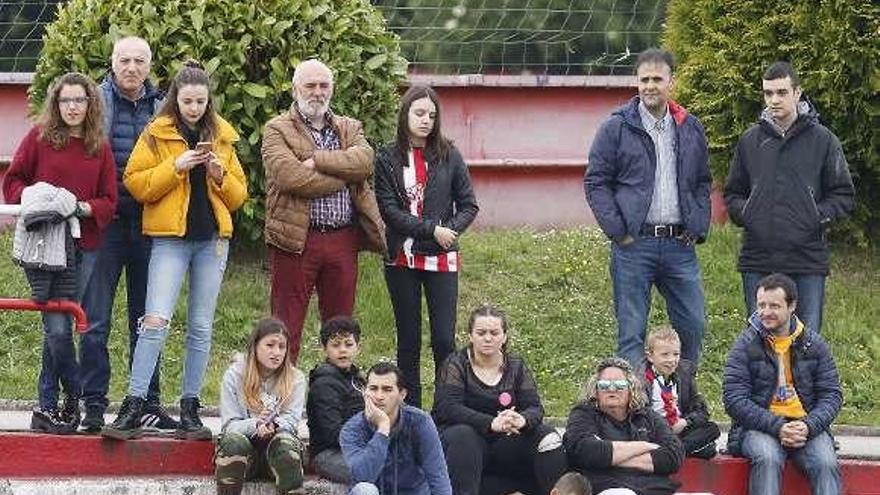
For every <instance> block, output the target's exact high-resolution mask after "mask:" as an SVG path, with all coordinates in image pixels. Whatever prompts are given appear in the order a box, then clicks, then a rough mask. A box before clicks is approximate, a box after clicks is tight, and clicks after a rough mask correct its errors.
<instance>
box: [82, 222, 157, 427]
mask: <svg viewBox="0 0 880 495" xmlns="http://www.w3.org/2000/svg"><path fill="white" fill-rule="evenodd" d="M149 264H150V238H149V237H146V236H144V235H143V234H142V233H141V222H140V219H139V218H138V219H132V218H128V217H124V216H121V217H119V218H116V219H115V220H113V222H112V223H111V224H110V225H109V226H108V227H107V230H106V232H105V234H104V242H103V244H102V245H101V248H100V249H99V250H98V261H97V262H96V264H95V271H94V273H93V274H92V278H91V280H90V281H89V285H88V287H87V288H86V292H85V295H84V296H83V309H84V310H85V311H86V315H87V316H88V318H89V331H88V332H87V333H85V334H84V335H83V336H82V337H81V338H80V342H79V362H80V373H81V374H80V379H81V381H82V398H83V402H84V403H85V405H86V407H89V406H93V407H99V408H101V409H102V410H103V409H106V408H107V391H108V389H109V386H110V355H109V353H108V352H107V340H108V338H109V336H110V330H111V328H112V327H113V324H112V322H113V301H114V299H115V297H116V288H117V286H118V285H119V277H120V275H122V270H123V269H124V270H125V282H126V299H127V305H128V345H129V354H128V366H129V370H130V369H131V363H132V357H133V356H134V348H135V344H137V338H138V332H137V322H138V318H140V317H141V316H143V315H144V309H145V308H144V303H145V300H146V297H147V267H148V266H149ZM147 401H148V402H159V366H156V371H155V372H154V373H153V378H152V380H151V381H150V390H149V392H148V393H147Z"/></svg>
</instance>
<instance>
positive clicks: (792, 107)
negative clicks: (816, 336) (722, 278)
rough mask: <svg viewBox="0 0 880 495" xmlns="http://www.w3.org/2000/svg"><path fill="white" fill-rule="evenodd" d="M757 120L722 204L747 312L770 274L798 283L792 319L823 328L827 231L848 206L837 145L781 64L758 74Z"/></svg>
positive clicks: (740, 148) (848, 181) (849, 186)
mask: <svg viewBox="0 0 880 495" xmlns="http://www.w3.org/2000/svg"><path fill="white" fill-rule="evenodd" d="M763 86H764V103H765V104H766V108H765V109H764V111H763V112H762V114H761V119H760V121H759V122H758V123H757V124H755V125H753V126H752V127H750V128H749V130H747V131H746V132H745V134H743V135H742V137H741V138H740V140H739V143H737V145H736V150H735V152H734V155H733V161H732V162H731V164H730V171H729V175H728V177H727V184H726V185H725V186H724V201H725V202H726V203H727V211H728V214H729V215H730V219H731V220H732V221H733V223H735V224H736V225H739V226H742V227H743V228H744V229H745V231H744V233H743V243H742V250H741V251H740V255H739V271H740V273H741V274H742V284H743V293H744V297H745V302H746V311H747V313H748V314H749V315H751V314H752V313H754V312H755V293H756V289H757V285H758V281H759V280H760V279H761V278H762V277H764V276H766V275H768V274H769V273H773V272H781V273H784V274H786V275H788V276H789V277H791V278H792V279H793V280H794V281H795V283H796V284H797V288H798V293H799V295H800V297H799V299H798V307H797V315H798V318H799V319H800V321H802V322H803V323H804V324H805V325H806V326H807V327H808V328H810V329H812V330H815V331H817V332H819V331H821V329H822V306H823V303H824V300H825V277H827V275H828V254H829V253H828V244H827V242H826V240H825V230H826V228H827V227H828V225H829V224H830V223H831V222H832V221H834V220H836V219H838V218H841V217H843V216H845V215H846V214H847V213H848V212H849V211H850V210H851V209H852V208H853V196H854V195H855V190H854V189H853V183H852V178H851V177H850V173H849V168H848V166H847V163H846V158H845V157H844V156H843V150H842V149H841V147H840V141H838V140H837V137H836V136H835V135H834V134H833V133H832V132H831V131H830V130H828V129H827V128H826V127H825V126H823V125H822V124H820V123H819V116H818V114H817V113H816V111H815V109H814V108H813V107H812V106H811V105H810V103H809V102H808V101H800V97H801V94H802V92H801V87H800V82H799V81H798V76H797V74H796V73H795V71H794V69H793V68H792V66H791V65H790V64H789V63H788V62H775V63H773V64H772V65H771V66H770V67H769V68H768V69H767V71H766V72H765V73H764V81H763Z"/></svg>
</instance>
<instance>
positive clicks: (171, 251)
mask: <svg viewBox="0 0 880 495" xmlns="http://www.w3.org/2000/svg"><path fill="white" fill-rule="evenodd" d="M228 254H229V240H228V239H217V238H214V239H213V240H209V241H187V240H185V239H179V238H155V239H153V249H152V253H151V254H150V271H149V282H148V284H147V302H146V313H144V314H145V317H146V316H153V317H158V318H160V319H162V320H164V324H163V325H161V326H159V327H153V326H147V325H145V324H144V322H143V320H141V323H140V329H139V331H140V337H139V338H138V341H137V345H136V346H135V351H134V360H133V363H132V366H131V381H130V382H129V385H128V395H131V396H135V397H140V398H146V396H147V390H148V388H149V386H150V380H151V378H152V376H153V372H154V371H155V368H156V363H157V362H158V360H159V353H160V352H161V351H162V346H163V345H164V344H165V339H166V338H167V337H168V327H169V326H170V325H171V317H172V316H173V315H174V307H175V305H176V303H177V297H178V295H179V294H180V288H181V286H182V285H183V278H184V276H186V274H187V273H189V300H188V301H187V312H186V358H185V360H184V364H183V390H182V394H181V397H182V398H184V399H190V398H194V397H198V396H199V392H201V389H202V381H203V380H204V378H205V369H206V368H207V367H208V357H209V353H210V351H211V334H212V333H213V330H214V310H215V309H216V308H217V296H219V295H220V286H221V284H222V283H223V272H224V271H225V270H226V257H227V256H228Z"/></svg>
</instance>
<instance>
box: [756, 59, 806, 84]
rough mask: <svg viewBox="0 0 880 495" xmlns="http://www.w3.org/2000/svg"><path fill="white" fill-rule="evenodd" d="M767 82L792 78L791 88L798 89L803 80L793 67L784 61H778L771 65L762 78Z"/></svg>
mask: <svg viewBox="0 0 880 495" xmlns="http://www.w3.org/2000/svg"><path fill="white" fill-rule="evenodd" d="M762 77H763V78H764V80H765V81H772V80H774V79H785V78H786V77H789V78H791V87H792V88H797V87H798V86H800V85H801V80H800V78H799V77H798V75H797V72H796V71H795V70H794V67H792V65H791V64H790V63H788V62H786V61H784V60H777V61H776V62H773V63H772V64H770V67H767V70H765V71H764V75H763V76H762Z"/></svg>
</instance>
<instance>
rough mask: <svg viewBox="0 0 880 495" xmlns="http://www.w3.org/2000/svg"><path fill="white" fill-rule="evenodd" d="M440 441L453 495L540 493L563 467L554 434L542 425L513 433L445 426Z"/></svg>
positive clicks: (560, 450)
mask: <svg viewBox="0 0 880 495" xmlns="http://www.w3.org/2000/svg"><path fill="white" fill-rule="evenodd" d="M548 435H550V437H548ZM545 437H548V438H547V440H544V439H545ZM440 439H441V441H442V442H443V450H444V452H445V454H446V464H447V465H448V466H449V480H450V481H451V482H452V493H453V494H454V495H481V494H482V495H502V494H505V493H512V492H515V491H519V492H522V493H525V494H527V495H546V494H547V493H550V490H551V489H552V488H553V485H554V484H555V483H556V481H557V480H558V479H559V477H560V476H562V474H563V473H565V471H566V469H567V467H568V464H567V461H566V457H565V452H564V451H563V449H562V443H561V442H562V440H561V437H560V436H559V433H558V432H556V430H554V429H553V428H552V427H550V426H547V425H543V424H542V425H538V426H536V427H535V428H532V429H531V430H528V431H525V432H523V433H521V434H519V435H500V434H497V433H489V434H483V433H479V432H477V430H475V429H474V428H473V427H472V426H470V425H466V424H458V425H453V426H447V427H445V428H444V429H443V431H441V432H440ZM542 441H543V442H542ZM542 443H543V444H544V445H542ZM539 445H541V448H539ZM539 450H540V451H539Z"/></svg>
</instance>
